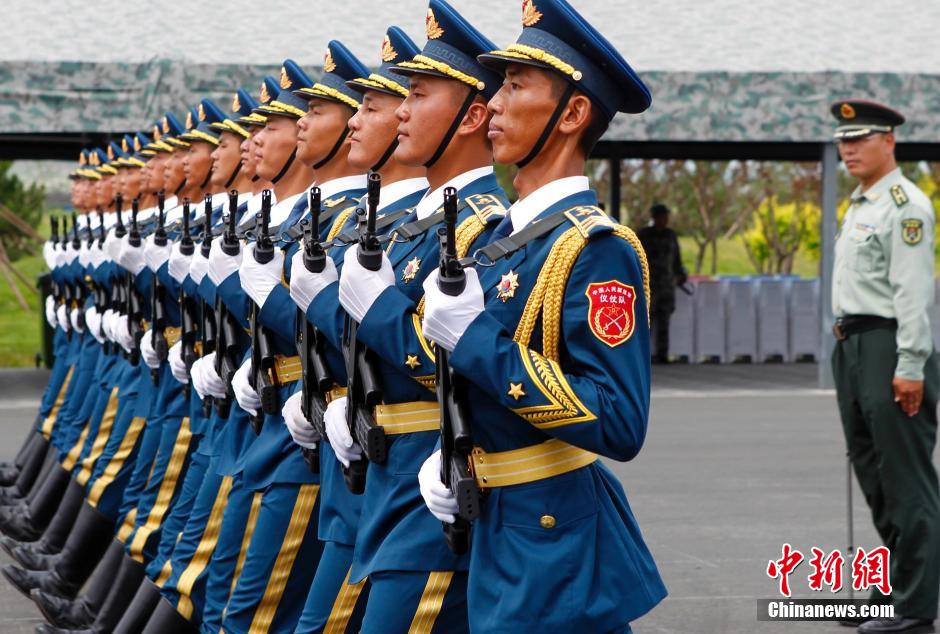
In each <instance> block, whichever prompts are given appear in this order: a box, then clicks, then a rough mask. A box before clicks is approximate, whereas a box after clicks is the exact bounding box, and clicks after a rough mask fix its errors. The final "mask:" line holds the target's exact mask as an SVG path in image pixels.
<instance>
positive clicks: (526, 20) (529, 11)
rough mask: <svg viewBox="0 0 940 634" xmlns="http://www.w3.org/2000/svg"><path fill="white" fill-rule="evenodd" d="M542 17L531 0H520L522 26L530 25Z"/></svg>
mask: <svg viewBox="0 0 940 634" xmlns="http://www.w3.org/2000/svg"><path fill="white" fill-rule="evenodd" d="M541 19H542V14H541V13H539V10H538V9H536V8H535V3H534V2H533V1H532V0H522V26H532V25H533V24H535V23H536V22H538V21H539V20H541Z"/></svg>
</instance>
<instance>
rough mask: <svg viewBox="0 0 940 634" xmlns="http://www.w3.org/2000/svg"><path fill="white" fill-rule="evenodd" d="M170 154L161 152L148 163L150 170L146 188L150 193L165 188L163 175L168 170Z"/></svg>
mask: <svg viewBox="0 0 940 634" xmlns="http://www.w3.org/2000/svg"><path fill="white" fill-rule="evenodd" d="M168 157H169V155H168V154H164V153H163V152H160V153H158V154H156V155H154V157H153V158H152V159H150V161H148V163H147V167H148V169H149V170H150V171H149V173H148V174H147V183H146V189H147V191H148V192H149V193H156V192H158V191H160V189H162V188H163V177H164V174H165V172H166V162H167V159H168Z"/></svg>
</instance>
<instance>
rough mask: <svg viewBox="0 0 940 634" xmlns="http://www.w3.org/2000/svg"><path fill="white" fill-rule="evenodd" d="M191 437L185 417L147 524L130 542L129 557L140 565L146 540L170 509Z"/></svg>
mask: <svg viewBox="0 0 940 634" xmlns="http://www.w3.org/2000/svg"><path fill="white" fill-rule="evenodd" d="M192 437H193V434H192V432H191V431H190V430H189V417H188V416H187V417H186V418H184V419H183V424H182V425H180V430H179V433H178V434H177V435H176V443H175V444H174V445H173V453H172V454H170V462H169V464H167V467H166V471H165V472H164V473H163V481H162V482H161V483H160V490H159V491H158V492H157V500H156V502H154V505H153V508H152V509H150V513H148V514H147V523H146V524H144V525H143V526H141V527H140V528H138V529H137V534H136V535H134V541H133V542H131V553H130V554H131V557H132V558H133V559H135V560H137V561H139V562H140V563H143V562H144V546H146V545H147V538H148V537H150V534H151V533H153V531H155V530H157V528H159V526H160V523H161V522H162V521H163V516H164V515H165V514H166V511H167V509H168V508H169V507H170V501H171V500H172V499H173V492H174V491H176V481H177V480H178V479H179V474H180V471H182V470H183V463H184V462H185V461H186V454H187V453H188V452H189V441H190V440H191V439H192Z"/></svg>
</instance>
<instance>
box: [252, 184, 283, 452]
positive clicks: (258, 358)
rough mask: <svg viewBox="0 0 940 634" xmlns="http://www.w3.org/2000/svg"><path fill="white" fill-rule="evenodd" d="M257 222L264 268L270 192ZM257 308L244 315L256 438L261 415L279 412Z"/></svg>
mask: <svg viewBox="0 0 940 634" xmlns="http://www.w3.org/2000/svg"><path fill="white" fill-rule="evenodd" d="M255 218H256V219H257V220H258V225H259V227H260V228H259V231H258V239H257V240H256V241H255V248H254V249H253V251H254V258H255V262H257V263H258V264H267V263H268V262H270V261H271V260H272V259H274V243H273V242H272V241H271V235H270V233H269V231H270V227H269V225H270V222H271V190H269V189H265V190H263V191H262V192H261V211H260V212H258V214H257V215H256V216H255ZM259 312H261V307H260V306H258V305H257V304H255V303H252V304H251V308H250V312H249V314H248V328H249V330H250V331H251V372H250V373H249V375H248V377H249V381H250V382H251V386H252V387H253V388H254V389H255V391H256V392H258V396H259V398H260V399H261V408H260V409H259V410H258V411H257V412H255V414H253V415H251V414H249V419H250V420H251V426H252V428H253V429H254V430H255V433H256V434H260V433H261V427H262V426H263V425H264V415H265V414H277V413H278V411H279V409H280V408H279V404H278V397H277V388H278V384H277V381H276V379H275V377H274V343H273V342H272V340H271V333H270V332H269V331H268V329H267V328H265V327H264V326H263V325H262V324H260V323H259V322H258V313H259Z"/></svg>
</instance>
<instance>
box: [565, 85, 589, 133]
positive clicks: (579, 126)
mask: <svg viewBox="0 0 940 634" xmlns="http://www.w3.org/2000/svg"><path fill="white" fill-rule="evenodd" d="M593 114H594V104H592V103H591V100H590V99H589V98H588V97H587V95H584V94H583V93H581V92H576V93H574V94H573V95H571V97H570V98H569V99H568V107H567V108H566V109H565V112H564V114H562V116H561V121H559V122H558V129H559V130H560V131H561V132H562V133H563V134H578V133H583V132H584V131H585V130H586V129H587V127H588V126H589V125H590V123H591V118H592V116H593Z"/></svg>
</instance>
